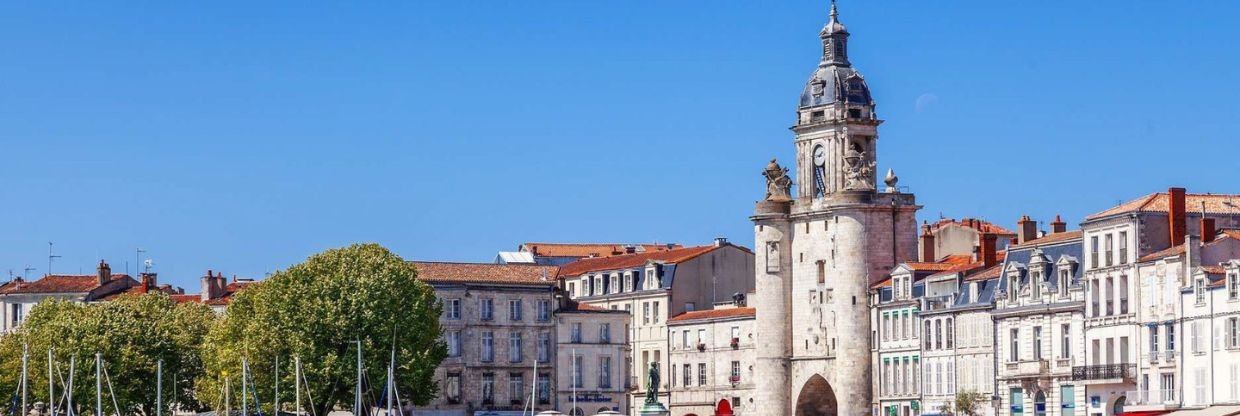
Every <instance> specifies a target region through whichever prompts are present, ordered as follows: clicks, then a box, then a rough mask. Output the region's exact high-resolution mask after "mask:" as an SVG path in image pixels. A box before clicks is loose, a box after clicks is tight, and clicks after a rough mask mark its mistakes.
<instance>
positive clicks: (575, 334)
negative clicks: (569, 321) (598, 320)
mask: <svg viewBox="0 0 1240 416" xmlns="http://www.w3.org/2000/svg"><path fill="white" fill-rule="evenodd" d="M569 329H570V332H569V337H570V341H569V342H571V343H574V344H580V343H581V322H573V325H572V326H570V327H569Z"/></svg>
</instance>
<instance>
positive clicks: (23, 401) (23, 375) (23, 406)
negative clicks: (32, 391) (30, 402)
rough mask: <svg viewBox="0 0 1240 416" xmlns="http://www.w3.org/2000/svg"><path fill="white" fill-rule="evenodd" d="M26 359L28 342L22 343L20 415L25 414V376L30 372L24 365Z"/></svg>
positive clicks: (28, 357) (28, 350)
mask: <svg viewBox="0 0 1240 416" xmlns="http://www.w3.org/2000/svg"><path fill="white" fill-rule="evenodd" d="M28 361H30V344H22V415H23V416H25V414H26V376H27V375H29V374H30V373H29V372H27V369H26V365H27V362H28Z"/></svg>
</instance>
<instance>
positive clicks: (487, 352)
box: [482, 331, 495, 363]
mask: <svg viewBox="0 0 1240 416" xmlns="http://www.w3.org/2000/svg"><path fill="white" fill-rule="evenodd" d="M494 360H495V333H494V332H491V331H486V332H483V333H482V362H484V363H489V362H491V361H494Z"/></svg>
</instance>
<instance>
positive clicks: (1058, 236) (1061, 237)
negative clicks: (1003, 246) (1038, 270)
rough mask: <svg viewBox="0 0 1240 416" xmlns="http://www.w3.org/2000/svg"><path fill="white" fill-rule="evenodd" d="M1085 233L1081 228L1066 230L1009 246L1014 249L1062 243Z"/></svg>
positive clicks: (1009, 248)
mask: <svg viewBox="0 0 1240 416" xmlns="http://www.w3.org/2000/svg"><path fill="white" fill-rule="evenodd" d="M1084 235H1085V233H1084V232H1083V231H1081V230H1072V231H1064V232H1062V233H1051V234H1047V235H1044V236H1042V238H1037V239H1033V240H1029V241H1026V242H1024V243H1020V244H1016V245H1013V246H1010V247H1008V250H1012V249H1016V248H1027V247H1031V246H1043V245H1048V244H1055V243H1061V242H1065V241H1070V240H1073V239H1077V238H1082V237H1083V236H1084Z"/></svg>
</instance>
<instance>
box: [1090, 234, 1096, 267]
mask: <svg viewBox="0 0 1240 416" xmlns="http://www.w3.org/2000/svg"><path fill="white" fill-rule="evenodd" d="M1089 267H1090V268H1091V269H1096V268H1098V236H1093V237H1089Z"/></svg>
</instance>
